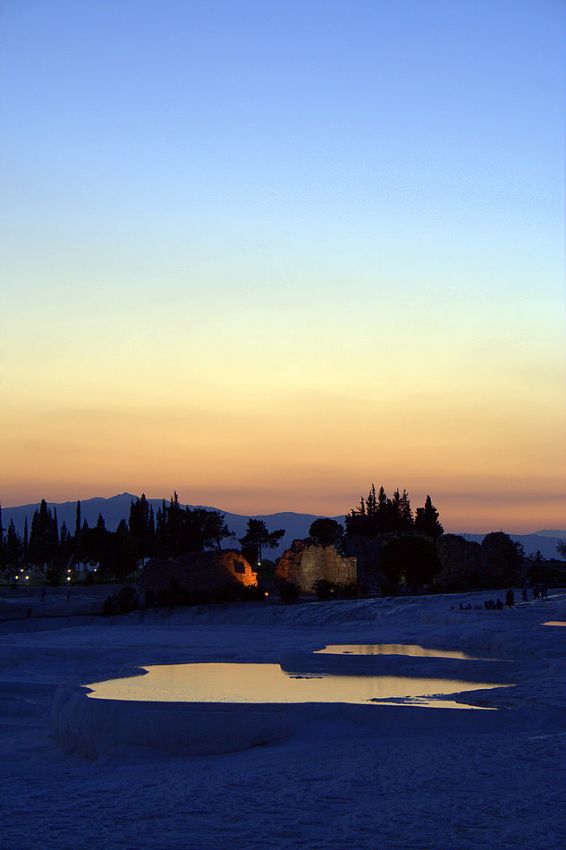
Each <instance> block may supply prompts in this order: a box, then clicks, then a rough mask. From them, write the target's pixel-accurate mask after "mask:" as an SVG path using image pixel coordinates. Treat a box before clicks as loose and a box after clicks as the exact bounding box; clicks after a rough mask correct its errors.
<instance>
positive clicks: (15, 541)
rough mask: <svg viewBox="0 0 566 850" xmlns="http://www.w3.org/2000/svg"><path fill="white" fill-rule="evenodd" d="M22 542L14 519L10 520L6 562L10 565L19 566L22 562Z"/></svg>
mask: <svg viewBox="0 0 566 850" xmlns="http://www.w3.org/2000/svg"><path fill="white" fill-rule="evenodd" d="M21 550H22V543H21V540H20V538H19V537H18V534H17V532H16V526H15V525H14V520H13V519H11V520H10V524H9V525H8V532H7V534H6V563H7V564H8V566H10V567H17V566H19V564H20V559H21Z"/></svg>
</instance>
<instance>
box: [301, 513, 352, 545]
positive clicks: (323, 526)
mask: <svg viewBox="0 0 566 850" xmlns="http://www.w3.org/2000/svg"><path fill="white" fill-rule="evenodd" d="M343 533H344V529H343V528H342V526H341V525H340V523H338V522H336V520H335V519H328V518H320V519H315V521H314V522H313V523H312V524H311V527H310V528H309V537H310V539H311V542H312V543H314V544H315V546H339V545H340V542H341V540H342V534H343Z"/></svg>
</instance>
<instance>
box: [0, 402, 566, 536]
mask: <svg viewBox="0 0 566 850" xmlns="http://www.w3.org/2000/svg"><path fill="white" fill-rule="evenodd" d="M451 401H452V404H453V407H452V408H451V407H450V404H449V403H448V401H447V400H446V399H445V398H444V397H443V396H442V395H441V394H438V393H436V394H432V393H431V396H430V397H429V398H426V397H424V398H423V397H421V398H419V399H416V400H413V402H412V403H411V405H409V404H408V403H407V404H405V406H404V407H403V405H401V404H400V403H399V402H398V400H397V399H393V400H391V399H389V406H386V405H382V406H380V405H379V404H378V403H377V402H374V403H373V404H371V403H370V402H369V401H367V400H366V401H365V402H364V405H363V406H360V405H358V404H357V403H356V402H355V400H354V399H339V398H333V397H331V396H322V395H320V394H314V397H313V398H312V399H309V398H307V397H306V396H305V395H300V394H299V395H298V394H297V393H293V392H291V391H289V389H287V392H286V393H285V395H284V394H283V393H282V394H281V396H280V398H279V399H278V400H277V401H275V400H273V399H269V400H268V401H267V400H266V401H265V403H262V402H261V400H259V401H258V406H257V409H256V410H252V411H248V410H247V409H244V407H243V406H242V405H241V404H238V403H237V401H236V400H234V399H231V400H229V401H227V402H226V403H225V405H223V404H220V403H218V402H215V403H214V405H212V404H211V409H209V410H206V409H204V408H191V407H188V406H187V407H185V408H175V407H173V406H169V407H161V408H158V407H157V406H156V407H155V408H152V407H149V408H145V409H139V408H135V407H133V406H132V407H126V406H123V407H119V406H118V405H116V406H114V407H113V408H104V407H102V406H101V407H100V408H90V407H86V406H84V407H83V408H81V407H77V408H74V409H73V408H69V407H63V406H62V407H61V408H60V409H58V410H55V409H53V410H49V409H45V410H44V411H43V413H42V416H41V417H40V418H39V417H38V414H37V412H35V411H33V410H32V409H31V408H30V409H29V410H28V411H27V412H26V413H25V414H24V415H22V413H21V412H20V411H16V410H13V411H7V415H5V417H4V419H5V425H6V426H7V427H6V429H5V437H4V443H5V444H7V445H9V447H10V451H9V452H8V453H7V454H6V455H5V460H4V463H3V492H2V494H1V496H2V503H3V504H4V505H5V506H8V505H15V504H22V503H27V502H35V501H38V500H39V499H40V498H41V497H45V498H47V499H48V501H51V502H55V501H66V500H74V499H76V498H82V499H86V498H90V497H92V496H105V497H109V496H112V495H115V494H116V493H118V492H124V491H128V492H133V493H141V492H142V491H143V492H145V493H146V494H147V495H148V496H151V497H155V498H161V497H165V498H167V497H168V496H169V495H170V493H171V492H172V490H173V489H175V490H177V492H178V493H179V496H180V498H181V499H182V501H184V502H187V503H193V504H208V505H212V506H215V507H219V508H221V509H223V510H228V511H231V512H233V513H242V514H267V513H274V512H277V511H284V510H290V511H297V512H308V513H314V514H322V515H338V514H341V513H344V512H346V511H347V510H349V509H350V508H351V507H352V506H354V505H355V504H357V502H358V500H359V497H360V495H365V493H366V492H367V489H368V488H369V485H370V483H371V482H372V481H374V482H375V483H376V485H379V484H381V483H383V484H384V486H385V488H386V490H387V491H388V492H391V491H393V490H394V489H395V488H396V487H399V488H403V487H406V488H407V490H408V491H409V494H410V496H411V499H412V503H413V507H416V506H417V505H419V504H422V502H423V501H424V497H425V495H426V494H427V493H430V494H431V496H432V498H433V501H434V503H435V504H436V505H437V507H438V508H439V510H440V513H441V519H442V521H443V523H444V526H445V528H446V529H447V530H466V531H486V530H491V529H498V528H503V529H506V530H510V531H515V532H519V531H532V530H534V529H536V528H541V527H546V528H549V527H556V528H560V527H563V525H564V519H563V518H564V516H565V514H566V511H565V506H566V496H565V494H564V484H563V482H564V481H565V480H566V469H565V465H564V463H562V464H560V463H557V459H559V458H560V457H563V447H562V442H561V438H560V439H559V437H558V434H557V431H558V429H557V428H556V426H555V424H554V421H553V419H554V415H553V407H552V404H551V403H550V401H549V402H548V404H547V405H546V410H545V409H544V408H543V406H542V405H540V404H539V406H538V408H537V410H536V411H532V412H526V413H525V412H524V411H522V410H520V409H519V406H518V405H517V403H516V400H513V401H514V402H515V403H514V404H513V407H512V408H511V407H509V409H507V410H506V416H502V415H501V407H496V408H495V409H494V410H493V411H490V407H489V405H487V406H486V407H485V408H484V407H479V406H476V407H474V405H472V404H471V403H470V402H468V401H467V400H465V399H463V398H462V397H460V398H458V395H457V394H454V395H453V396H452V399H451ZM376 421H379V423H380V425H379V428H376V424H375V423H376ZM517 423H519V425H520V427H518V426H517ZM354 435H355V436H354Z"/></svg>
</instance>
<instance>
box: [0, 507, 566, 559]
mask: <svg viewBox="0 0 566 850" xmlns="http://www.w3.org/2000/svg"><path fill="white" fill-rule="evenodd" d="M136 498H137V496H136V495H134V494H133V493H118V494H117V495H116V496H111V497H110V498H108V499H105V498H102V497H95V498H93V499H84V501H83V500H81V514H82V518H83V519H86V520H87V522H88V524H89V525H90V526H93V525H95V524H96V520H97V519H98V515H99V514H102V516H103V517H104V520H105V522H106V527H107V528H108V529H109V530H110V531H114V530H115V529H116V528H117V526H118V523H119V522H120V520H122V519H126V520H127V519H128V517H129V514H130V504H131V503H132V501H134V500H135V499H136ZM161 501H162V500H161V499H148V502H149V503H150V504H151V505H153V510H154V511H155V512H157V509H158V508H159V507H161ZM166 501H168V500H166ZM76 505H77V503H76V501H73V502H57V503H56V502H51V503H49V507H50V508H51V509H53V508H57V519H58V521H59V527H61V523H62V522H65V523H66V524H67V528H68V529H69V530H70V531H71V532H73V531H74V528H75V509H76ZM38 507H39V503H38V502H36V503H33V504H28V505H16V506H15V507H7V508H2V521H3V522H2V524H3V526H4V530H6V528H7V527H8V525H9V523H10V520H11V519H13V520H14V525H15V526H16V531H17V532H18V534H20V535H23V532H24V522H25V520H26V518H27V521H28V526H29V527H30V528H31V520H32V517H33V513H34V511H35V510H36V509H37V508H38ZM183 507H184V505H183ZM188 507H191V508H195V507H199V508H205V509H206V510H209V511H217V510H218V511H220V513H223V514H225V516H226V522H227V524H228V528H229V529H230V531H233V532H234V535H235V538H238V537H243V536H244V534H245V530H246V525H247V521H248V519H249V517H250V516H253V517H254V518H255V519H262V520H263V521H264V522H265V524H266V525H267V527H268V529H269V530H270V531H274V530H275V529H278V528H284V529H285V535H284V537H282V538H281V542H280V544H279V546H278V547H277V549H274V550H272V552H271V553H270V557H273V558H275V557H278V556H279V555H280V554H281V553H282V552H283V551H284V550H285V549H287V548H288V547H289V546H290V545H291V542H292V541H293V540H295V539H297V538H302V537H307V536H308V533H309V528H310V526H311V523H312V522H313V521H314V520H315V519H317V518H318V517H319V516H324V514H301V513H295V512H293V511H280V512H278V513H274V514H249V515H243V514H234V513H230V511H223V510H221V509H220V508H215V507H212V506H210V505H189V506H188ZM332 519H335V520H336V521H337V522H340V523H342V524H343V523H344V515H343V514H340V515H339V516H334V517H332ZM457 533H459V534H462V536H463V537H465V538H466V539H467V540H475V541H478V542H481V541H482V540H483V538H484V537H485V535H486V534H487V532H485V533H483V534H470V533H468V532H457ZM510 537H511V538H512V539H513V540H514V541H516V542H517V543H520V544H521V545H522V546H523V547H524V550H525V554H527V555H534V554H535V552H536V551H537V550H539V551H540V552H541V553H542V555H543V556H544V557H545V558H554V557H557V555H556V545H557V543H558V541H559V540H565V539H566V530H562V529H554V530H546V529H543V530H541V531H534V532H532V533H530V534H510ZM234 544H235V545H238V544H237V540H236V539H235V540H234V541H233V542H231V541H226V542H225V544H224V545H225V546H229V545H234Z"/></svg>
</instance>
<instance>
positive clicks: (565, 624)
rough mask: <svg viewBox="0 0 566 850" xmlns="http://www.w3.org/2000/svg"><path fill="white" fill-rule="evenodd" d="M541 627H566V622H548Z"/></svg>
mask: <svg viewBox="0 0 566 850" xmlns="http://www.w3.org/2000/svg"><path fill="white" fill-rule="evenodd" d="M543 626H566V620H548V621H547V622H546V623H543Z"/></svg>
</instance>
